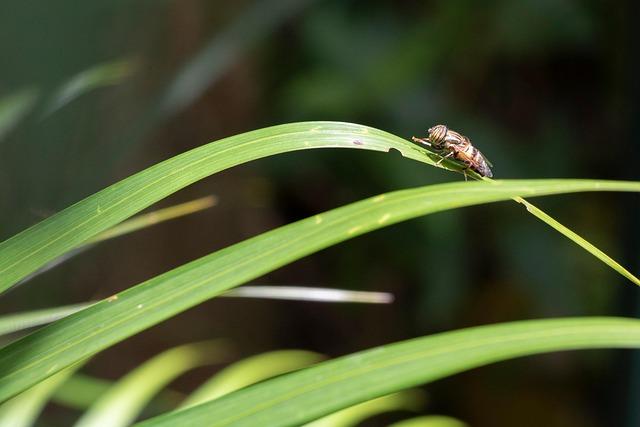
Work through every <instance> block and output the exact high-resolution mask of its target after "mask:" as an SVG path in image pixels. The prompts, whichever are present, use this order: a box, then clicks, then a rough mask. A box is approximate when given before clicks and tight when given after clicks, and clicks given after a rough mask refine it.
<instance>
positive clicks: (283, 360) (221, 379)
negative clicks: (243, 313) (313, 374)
mask: <svg viewBox="0 0 640 427" xmlns="http://www.w3.org/2000/svg"><path fill="white" fill-rule="evenodd" d="M323 359H324V356H322V355H321V354H318V353H313V352H310V351H304V350H278V351H271V352H269V353H263V354H259V355H256V356H252V357H248V358H246V359H243V360H241V361H239V362H236V363H234V364H233V365H231V366H228V367H227V368H225V369H223V370H222V371H220V372H218V373H217V374H216V375H215V376H214V377H213V378H211V379H210V380H209V381H207V382H205V383H204V384H202V385H201V386H200V387H198V389H196V390H195V391H194V392H193V393H191V395H190V396H189V397H187V398H186V399H185V401H184V402H183V403H182V404H181V405H180V407H181V408H188V407H190V406H194V405H198V404H200V403H203V402H206V401H208V400H213V399H217V398H218V397H220V396H224V395H225V394H228V393H231V392H232V391H236V390H239V389H241V388H242V387H246V386H248V385H250V384H255V383H257V382H258V381H262V380H264V379H267V378H272V377H275V376H276V375H281V374H284V373H286V372H291V371H294V370H296V369H300V368H304V367H307V366H309V365H312V364H314V363H317V362H319V361H321V360H323Z"/></svg>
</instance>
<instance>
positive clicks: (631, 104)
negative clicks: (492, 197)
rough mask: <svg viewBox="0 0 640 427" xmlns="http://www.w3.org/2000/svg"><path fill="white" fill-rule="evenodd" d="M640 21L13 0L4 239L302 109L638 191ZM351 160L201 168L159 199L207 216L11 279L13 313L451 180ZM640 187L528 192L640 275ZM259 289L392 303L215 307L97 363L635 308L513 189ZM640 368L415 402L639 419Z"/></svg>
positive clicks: (389, 9)
mask: <svg viewBox="0 0 640 427" xmlns="http://www.w3.org/2000/svg"><path fill="white" fill-rule="evenodd" d="M639 12H640V7H639V6H638V5H636V3H635V2H632V1H614V2H606V1H595V0H594V1H579V0H555V1H551V0H521V1H508V0H490V1H484V2H475V1H470V0H467V1H396V2H391V1H374V0H369V1H335V0H334V1H321V0H317V1H312V0H297V1H296V0H262V1H256V2H252V1H235V2H222V1H204V0H182V1H138V2H125V1H120V0H111V1H106V0H94V1H91V2H72V1H69V0H59V1H56V2H45V1H25V0H3V1H2V3H1V4H0V207H1V209H0V239H1V240H4V239H5V238H8V237H10V236H12V235H13V234H15V233H17V232H19V231H20V230H22V229H24V228H26V227H28V226H29V225H31V224H34V223H36V222H38V221H39V220H41V219H43V218H45V217H47V216H48V215H50V214H52V213H54V212H56V211H58V210H61V209H63V208H64V207H66V206H68V205H70V204H72V203H73V202H75V201H77V200H79V199H81V198H83V197H85V196H88V195H90V194H92V193H94V192H96V191H98V190H99V189H102V188H104V187H105V186H107V185H109V184H111V183H113V182H116V181H117V180H120V179H122V178H124V177H126V176H128V175H130V174H132V173H134V172H136V171H139V170H141V169H143V168H145V167H148V166H150V165H152V164H154V163H156V162H158V161H161V160H163V159H166V158H169V157H171V156H174V155H176V154H178V153H181V152H183V151H185V150H188V149H190V148H193V147H197V146H199V145H202V144H204V143H206V142H209V141H213V140H216V139H219V138H222V137H225V136H229V135H234V134H237V133H241V132H245V131H248V130H252V129H257V128H260V127H264V126H269V125H274V124H280V123H286V122H292V121H301V120H339V121H349V122H358V123H363V124H367V125H371V126H374V127H377V128H380V129H384V130H387V131H389V132H392V133H395V134H397V135H401V136H405V137H407V138H409V137H411V136H412V135H420V136H424V135H425V134H426V130H427V128H428V127H430V126H432V125H433V124H436V123H446V124H447V125H449V126H450V127H451V128H453V129H456V130H458V131H460V132H462V133H463V134H465V135H468V136H470V137H471V138H472V140H473V141H474V143H475V144H476V146H477V147H479V148H480V149H481V150H482V151H483V152H484V154H485V155H486V156H487V157H488V158H489V159H490V160H491V161H492V162H493V163H494V165H495V169H494V175H495V177H496V178H551V177H554V178H556V177H557V178H563V177H567V178H568V177H575V178H602V179H636V180H637V179H638V178H639V176H638V162H637V161H635V160H634V156H636V155H637V150H638V138H637V136H636V133H635V132H640V126H639V124H638V123H639V122H638V121H637V119H636V117H637V114H638V113H640V88H639V85H638V78H637V76H638V72H639V71H640V67H639V66H638V64H639V63H638V54H639V52H638V51H639V48H638V36H640V34H638V33H639V31H638V29H637V23H636V18H637V16H640V15H639ZM351 151H352V150H340V151H333V150H318V151H315V152H309V151H304V152H298V153H291V154H287V155H282V156H277V157H275V158H268V159H264V160H260V161H258V162H254V163H252V164H249V165H247V166H243V167H239V168H235V169H233V170H229V171H226V172H223V173H221V174H218V175H216V176H214V177H212V178H209V179H206V180H204V181H201V182H199V183H198V184H196V185H193V186H191V187H190V188H188V189H186V190H184V191H182V192H180V193H179V194H177V195H176V196H174V197H171V198H170V199H168V200H165V201H164V202H163V203H162V205H163V206H168V205H171V204H175V203H178V202H181V201H187V200H190V199H193V198H196V197H200V196H203V195H207V194H215V195H216V196H218V197H219V199H220V203H219V205H218V206H216V207H214V208H212V209H210V210H208V211H205V212H203V213H199V214H195V215H193V216H191V217H188V218H183V219H179V220H176V221H174V222H171V223H167V224H163V225H160V226H157V227H154V228H149V229H147V230H144V231H142V232H139V233H136V234H134V235H131V236H127V237H123V238H119V239H116V240H114V241H110V242H107V243H104V244H102V245H100V246H99V247H97V248H95V249H93V250H91V251H90V252H87V253H85V254H83V255H81V256H80V257H78V258H76V259H74V260H73V261H71V262H68V263H66V264H64V265H62V266H60V267H58V268H56V269H55V270H52V271H50V272H48V273H47V274H44V275H42V276H40V277H38V278H36V279H34V280H33V281H32V282H31V283H29V284H28V285H24V286H21V287H18V288H16V289H14V290H12V291H11V292H10V293H8V294H7V295H5V296H4V298H3V299H2V310H3V312H5V313H6V312H13V311H21V310H28V309H36V308H44V307H50V306H56V305H63V304H69V303H75V302H81V301H87V300H91V299H95V298H103V297H106V296H108V295H111V294H113V293H114V292H117V291H119V290H122V289H125V288H127V287H129V286H131V285H133V284H136V283H138V282H140V281H142V280H145V279H147V278H150V277H152V276H154V275H156V274H159V273H161V272H164V271H166V270H168V269H170V268H173V267H175V266H178V265H180V264H182V263H184V262H187V261H189V260H192V259H195V258H197V257H199V256H202V255H205V254H207V253H210V252H212V251H215V250H217V249H219V248H222V247H224V246H227V245H229V244H232V243H235V242H238V241H240V240H243V239H245V238H248V237H250V236H254V235H256V234H259V233H261V232H263V231H266V230H268V229H271V228H274V227H277V226H280V225H283V224H286V223H289V222H291V221H294V220H297V219H301V218H304V217H307V216H310V215H313V214H316V213H318V212H321V211H324V210H328V209H331V208H333V207H337V206H340V205H343V204H346V203H350V202H353V201H356V200H359V199H361V198H364V197H367V196H371V195H375V194H378V193H381V192H386V191H392V190H396V189H401V188H407V187H415V186H421V185H426V184H431V183H436V182H446V181H451V180H459V179H462V177H461V176H458V175H453V174H451V173H447V172H445V171H443V170H439V169H435V168H429V167H425V166H423V165H421V164H418V163H412V162H411V161H409V160H405V159H402V158H401V157H400V156H394V155H383V154H379V153H370V152H365V151H361V150H358V151H357V152H355V150H354V152H351ZM638 201H639V199H638V196H636V195H615V194H603V193H601V194H581V195H573V196H561V197H554V198H550V199H544V200H539V201H538V202H537V203H539V205H540V206H541V207H542V208H543V209H546V210H547V211H548V212H549V213H550V214H551V215H553V216H554V217H555V218H556V219H558V220H559V221H561V222H563V223H565V224H566V225H568V226H570V227H571V228H573V229H574V230H575V231H577V232H578V233H580V234H582V235H583V236H585V237H586V238H587V239H589V240H590V241H592V242H593V243H595V244H596V245H598V246H599V247H601V248H602V249H603V250H604V251H605V252H607V253H608V254H609V255H611V256H612V257H614V258H616V259H618V260H620V261H621V262H622V263H623V264H624V265H626V266H627V267H629V268H630V269H631V271H634V272H637V271H638V268H639V267H640V263H639V262H638V257H637V254H638V253H639V251H640V248H639V244H638V241H639V240H640V239H639V238H640V227H639V226H638V212H639V210H638ZM257 283H259V284H278V285H301V286H305V285H306V286H324V287H339V288H349V289H357V290H379V291H390V292H392V293H394V295H395V296H396V302H395V303H394V304H392V305H388V306H355V305H348V304H345V305H331V304H315V303H302V302H274V301H265V300H231V299H222V300H215V301H210V302H208V303H206V304H202V305H201V306H199V307H197V308H195V309H192V310H190V311H188V312H186V313H184V314H182V315H180V316H177V317H175V318H173V319H171V320H170V321H167V322H165V323H163V324H161V325H160V326H158V327H155V328H153V329H151V330H148V331H146V332H144V333H142V334H140V335H138V336H136V337H134V338H131V339H129V340H127V341H126V342H124V343H122V344H119V345H117V346H115V347H113V348H111V349H110V350H108V351H106V352H103V353H101V354H100V355H99V356H97V357H96V358H95V359H94V360H93V361H92V362H91V363H90V364H89V365H88V367H87V370H88V372H90V373H92V374H94V375H96V376H100V377H103V378H117V377H119V376H121V375H122V374H123V373H125V372H126V371H128V370H129V369H131V368H132V367H134V366H136V365H138V364H139V363H140V362H142V361H143V360H145V359H147V358H148V357H150V356H151V355H153V354H156V353H158V352H159V351H161V350H163V349H166V348H168V347H170V346H174V345H178V344H182V343H185V342H191V341H196V340H202V339H209V338H214V337H225V338H229V339H230V340H231V341H232V342H234V343H236V344H237V346H238V347H239V348H240V354H239V357H246V356H248V355H251V354H255V353H258V352H261V351H267V350H272V349H279V348H304V349H308V350H314V351H318V352H321V353H325V354H328V355H330V356H338V355H342V354H346V353H349V352H353V351H357V350H360V349H364V348H368V347H372V346H375V345H380V344H384V343H389V342H393V341H397V340H400V339H406V338H410V337H415V336H420V335H425V334H430V333H434V332H439V331H444V330H450V329H455V328H459V327H464V326H470V325H479V324H485V323H494V322H500V321H508V320H518V319H525V318H539V317H550V316H572V315H634V314H637V306H638V304H637V292H636V290H635V289H634V288H633V287H632V285H631V284H630V283H626V282H624V280H622V279H621V278H619V277H618V276H617V275H616V274H615V273H614V272H613V271H611V270H609V269H608V268H607V267H606V266H604V265H603V264H601V263H599V262H597V261H596V260H594V259H593V258H592V257H591V256H589V255H588V254H586V253H585V252H583V251H582V250H580V249H579V248H577V247H575V246H574V245H572V244H571V243H569V242H568V241H567V240H566V239H564V238H563V237H562V236H560V235H559V234H557V233H555V232H554V231H552V230H550V229H549V228H547V227H546V226H545V225H543V224H542V223H540V222H538V221H536V220H535V219H534V218H533V217H531V216H529V215H526V214H525V213H524V211H523V209H522V208H521V207H520V206H518V205H516V204H514V203H500V204H493V205H488V206H480V207H474V208H467V209H462V210H458V211H453V212H445V213H440V214H436V215H432V216H429V217H427V218H422V219H417V220H413V221H410V222H407V223H403V224H400V225H396V226H393V227H391V228H388V229H384V230H381V231H378V232H375V233H371V234H369V235H365V236H363V237H360V238H358V239H355V240H353V241H348V242H346V243H343V244H340V245H338V246H336V247H333V248H331V249H328V250H325V251H323V252H321V253H319V254H316V255H313V256H310V257H308V258H306V259H304V260H302V261H299V262H297V263H295V264H293V265H290V266H287V267H285V268H282V269H280V270H279V271H277V272H275V273H273V274H270V275H269V276H267V277H264V278H262V279H261V280H259V281H258V282H257ZM210 373H211V372H210V371H207V370H206V369H203V370H198V371H196V372H195V373H193V374H191V375H190V376H187V377H186V378H184V379H182V380H180V381H179V382H178V383H177V384H176V385H175V388H176V389H185V390H188V389H189V388H192V387H193V384H195V383H197V382H198V381H200V380H201V379H202V378H203V377H204V376H206V375H208V374H210ZM638 375H640V366H638V365H637V364H636V363H634V360H633V357H632V356H631V353H624V354H622V353H616V352H604V351H598V352H583V353H562V354H552V355H547V356H537V357H535V358H526V359H520V360H515V361H510V362H506V363H501V364H499V365H494V366H489V367H485V368H482V369H477V370H474V371H471V372H467V373H464V374H461V375H456V376H454V377H452V378H449V379H445V380H441V381H439V382H437V383H435V384H432V385H430V386H428V387H425V389H426V391H427V392H428V396H429V403H428V406H427V407H426V408H425V413H443V414H447V415H451V416H455V417H457V418H460V419H462V420H465V421H467V422H469V423H470V424H471V425H480V426H512V425H523V424H522V421H523V419H522V415H523V414H526V420H525V421H526V422H530V424H527V425H532V426H533V425H541V424H543V423H544V424H545V425H547V426H568V425H575V426H599V425H629V426H632V425H638V424H637V423H639V422H640V418H638V417H640V415H638V413H637V412H638V408H637V400H638V398H640V394H638V387H639V385H638V384H637V383H636V381H638V378H637V377H638ZM48 416H49V417H50V419H51V420H52V421H51V422H52V423H55V422H59V421H60V420H65V419H66V418H65V417H67V416H69V414H67V413H66V412H65V410H64V409H62V408H58V407H51V408H49V410H48ZM389 417H391V418H389ZM389 419H393V414H392V415H390V416H387V418H384V417H382V418H378V419H377V420H376V422H378V423H380V425H384V423H385V422H387V421H388V420H389ZM56 420H57V421H56ZM371 425H374V424H371ZM375 425H377V424H375Z"/></svg>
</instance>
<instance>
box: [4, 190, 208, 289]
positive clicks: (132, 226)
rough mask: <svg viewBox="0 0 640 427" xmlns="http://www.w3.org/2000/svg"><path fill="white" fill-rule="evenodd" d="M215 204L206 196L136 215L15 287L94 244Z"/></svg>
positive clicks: (27, 277) (64, 255) (20, 282)
mask: <svg viewBox="0 0 640 427" xmlns="http://www.w3.org/2000/svg"><path fill="white" fill-rule="evenodd" d="M216 203H217V199H216V198H215V196H207V197H202V198H200V199H196V200H192V201H190V202H186V203H181V204H178V205H175V206H170V207H168V208H163V209H158V210H156V211H153V212H149V213H146V214H142V215H138V216H136V217H134V218H131V219H128V220H126V221H124V222H121V223H120V224H118V225H115V226H113V227H111V228H109V229H108V230H106V231H103V232H102V233H100V234H98V235H97V236H94V237H92V238H91V239H89V240H88V241H86V242H84V243H83V244H82V246H80V247H78V248H76V249H72V250H70V251H68V252H66V253H64V254H63V255H61V256H60V257H58V258H55V259H54V260H52V261H49V262H48V263H46V264H45V265H43V266H42V267H40V268H38V269H37V270H36V271H34V272H32V273H30V274H28V275H27V276H25V277H23V278H22V279H21V280H20V281H19V282H18V283H16V284H15V286H18V285H22V284H24V283H26V282H28V281H29V280H31V279H33V278H34V277H37V276H39V275H41V274H43V273H46V272H47V271H49V270H51V269H53V268H55V267H57V266H59V265H60V264H62V263H64V262H66V261H68V260H70V259H71V258H73V257H75V256H76V255H79V254H81V253H82V252H84V251H86V250H88V249H90V248H91V247H92V246H93V245H95V244H96V243H100V242H102V241H104V240H108V239H113V238H116V237H120V236H122V235H124V234H128V233H133V232H134V231H138V230H141V229H143V228H146V227H151V226H152V225H156V224H159V223H161V222H165V221H169V220H171V219H175V218H179V217H181V216H185V215H190V214H192V213H195V212H199V211H201V210H204V209H208V208H210V207H211V206H215V204H216Z"/></svg>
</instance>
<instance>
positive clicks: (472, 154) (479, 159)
mask: <svg viewBox="0 0 640 427" xmlns="http://www.w3.org/2000/svg"><path fill="white" fill-rule="evenodd" d="M445 147H446V148H447V149H449V150H451V151H453V152H454V153H455V158H456V159H458V160H460V161H461V162H463V163H464V164H466V165H467V166H469V168H470V169H472V170H474V171H476V172H478V173H479V174H480V175H482V176H487V177H489V178H491V177H492V176H493V174H492V173H491V169H490V168H489V165H488V164H487V161H486V160H485V158H484V156H483V155H482V153H481V152H480V150H478V149H477V148H476V147H474V146H473V145H471V142H470V141H469V139H468V138H466V137H462V138H461V139H460V140H458V141H456V142H455V143H453V142H451V143H450V142H446V143H445Z"/></svg>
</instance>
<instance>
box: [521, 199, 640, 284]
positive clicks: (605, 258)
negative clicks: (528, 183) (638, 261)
mask: <svg viewBox="0 0 640 427" xmlns="http://www.w3.org/2000/svg"><path fill="white" fill-rule="evenodd" d="M514 200H515V201H516V202H518V203H522V204H523V205H524V207H525V208H526V209H527V211H528V212H529V213H531V214H532V215H534V216H535V217H537V218H538V219H540V220H541V221H543V222H545V223H547V224H549V225H550V226H551V227H553V228H554V229H555V230H557V231H559V232H560V233H561V234H563V235H564V236H566V237H568V238H569V239H570V240H572V241H573V242H574V243H575V244H577V245H578V246H580V247H581V248H583V249H584V250H586V251H587V252H589V253H590V254H591V255H593V256H595V257H596V258H598V259H599V260H600V261H602V262H604V263H605V264H607V265H608V266H609V267H611V268H612V269H614V270H615V271H617V272H618V273H620V274H621V275H622V276H624V277H626V278H627V279H629V280H630V281H632V282H633V283H635V284H636V285H638V286H640V279H638V278H637V277H636V276H634V275H633V274H632V273H631V272H630V271H629V270H627V269H626V268H624V267H623V266H621V265H620V264H619V263H617V262H616V261H615V260H614V259H612V258H611V257H610V256H609V255H607V254H605V253H604V252H602V251H601V250H600V249H598V248H597V247H595V246H594V245H592V244H591V243H589V242H587V241H586V240H585V239H584V238H582V237H580V235H578V234H577V233H575V232H573V231H571V230H570V229H568V228H567V227H565V226H564V225H562V224H560V223H559V222H558V221H556V220H555V219H553V218H551V217H550V216H549V215H547V214H546V213H545V212H543V211H542V210H541V209H540V208H538V207H536V206H534V205H532V204H531V203H529V202H527V201H526V200H525V199H523V198H522V197H515V198H514Z"/></svg>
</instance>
